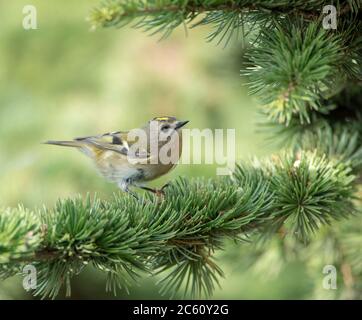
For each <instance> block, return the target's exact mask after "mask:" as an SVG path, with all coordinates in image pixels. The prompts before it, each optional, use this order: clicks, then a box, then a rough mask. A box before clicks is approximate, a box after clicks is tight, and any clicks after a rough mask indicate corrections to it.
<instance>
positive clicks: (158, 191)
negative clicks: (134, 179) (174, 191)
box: [138, 183, 169, 196]
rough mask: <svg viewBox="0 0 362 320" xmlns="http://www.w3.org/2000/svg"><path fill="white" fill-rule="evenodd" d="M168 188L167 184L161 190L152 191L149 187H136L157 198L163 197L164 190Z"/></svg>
mask: <svg viewBox="0 0 362 320" xmlns="http://www.w3.org/2000/svg"><path fill="white" fill-rule="evenodd" d="M168 186H169V183H166V184H165V185H164V186H163V187H162V188H161V189H152V188H149V187H145V186H138V187H139V188H141V189H143V190H146V191H148V192H152V193H154V194H155V195H157V196H164V195H165V191H164V190H165V189H166V188H167V187H168Z"/></svg>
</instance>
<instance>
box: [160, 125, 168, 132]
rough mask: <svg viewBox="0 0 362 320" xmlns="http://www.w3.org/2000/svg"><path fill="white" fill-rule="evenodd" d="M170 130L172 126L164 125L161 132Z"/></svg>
mask: <svg viewBox="0 0 362 320" xmlns="http://www.w3.org/2000/svg"><path fill="white" fill-rule="evenodd" d="M168 129H170V126H169V125H168V124H166V125H164V126H163V127H162V128H161V130H162V131H167V130H168Z"/></svg>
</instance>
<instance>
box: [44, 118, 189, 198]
mask: <svg viewBox="0 0 362 320" xmlns="http://www.w3.org/2000/svg"><path fill="white" fill-rule="evenodd" d="M187 123H188V121H179V120H177V119H176V118H175V117H156V118H154V119H152V120H150V121H148V122H147V124H146V125H144V126H143V127H141V128H139V129H132V130H130V131H116V132H109V133H105V134H101V135H96V136H89V137H82V138H75V139H74V140H72V141H51V140H50V141H47V142H45V143H46V144H52V145H58V146H65V147H74V148H77V149H79V150H80V151H81V152H83V153H84V154H85V155H87V156H88V157H90V158H91V159H92V160H93V161H94V163H95V165H96V167H97V169H98V170H99V172H100V173H101V174H102V175H103V176H104V177H105V178H106V179H107V180H109V181H111V182H114V183H117V185H118V186H119V188H121V189H122V190H123V191H125V192H129V193H130V194H132V195H133V196H135V197H136V198H137V196H136V195H135V194H134V193H133V192H132V191H131V190H130V187H131V186H135V187H139V188H142V189H145V190H147V191H151V192H154V193H157V194H159V193H162V190H163V188H162V189H161V190H157V189H151V188H148V187H146V186H145V183H146V182H148V181H151V180H154V179H156V178H158V177H160V176H162V175H164V174H166V173H168V172H169V171H170V170H171V169H173V168H174V167H175V166H176V164H177V161H178V159H179V157H180V156H181V151H182V130H181V128H182V127H183V126H184V125H186V124H187ZM170 154H172V157H169V155H170ZM162 158H164V159H162ZM165 159H166V161H165Z"/></svg>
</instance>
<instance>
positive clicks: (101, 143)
mask: <svg viewBox="0 0 362 320" xmlns="http://www.w3.org/2000/svg"><path fill="white" fill-rule="evenodd" d="M127 133H128V132H127V131H116V132H108V133H104V134H101V135H97V136H89V137H81V138H75V139H74V140H75V141H78V142H83V143H86V144H91V145H92V146H94V147H96V148H97V149H100V150H110V151H114V152H117V153H120V154H123V155H126V156H128V157H131V158H132V159H134V160H137V159H139V160H142V161H143V160H148V159H149V158H150V154H149V152H148V151H147V150H137V152H135V153H134V154H131V153H129V150H130V147H131V146H132V143H130V144H129V143H128V142H127Z"/></svg>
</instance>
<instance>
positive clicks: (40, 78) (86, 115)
mask: <svg viewBox="0 0 362 320" xmlns="http://www.w3.org/2000/svg"><path fill="white" fill-rule="evenodd" d="M97 3H98V2H97V0H93V1H91V0H81V1H64V2H59V1H54V0H53V1H44V0H32V1H31V3H29V1H22V0H15V1H11V2H10V1H7V2H6V3H5V1H2V2H0V21H1V22H0V25H1V28H0V82H1V86H0V137H1V138H0V168H1V170H0V179H1V184H0V207H7V206H17V205H18V204H20V203H21V204H23V205H24V206H26V207H29V208H35V207H40V206H43V205H46V206H52V205H54V203H55V202H56V200H57V199H58V198H64V197H73V196H75V195H77V194H82V195H83V196H84V195H85V194H86V193H88V192H89V193H91V194H94V193H97V194H98V195H99V196H100V197H101V198H104V199H107V198H110V197H111V196H112V194H113V192H118V191H117V188H116V186H115V185H112V184H109V183H107V182H106V181H105V180H104V179H103V178H101V177H100V176H99V175H98V174H97V173H96V171H95V170H94V168H93V165H92V163H91V162H90V161H89V160H88V159H86V158H85V157H84V156H83V155H81V154H80V153H78V152H76V151H75V150H70V149H62V148H56V147H53V146H47V145H42V144H41V142H42V141H45V140H48V139H59V140H62V139H65V140H66V139H70V138H73V137H77V136H86V135H92V134H98V133H103V132H108V131H114V130H126V129H130V128H134V127H137V126H140V125H141V124H143V123H144V122H146V121H147V120H148V119H150V118H153V117H155V116H159V115H173V116H176V117H178V118H180V119H188V120H190V121H191V122H190V124H189V127H190V128H213V129H214V128H235V129H236V141H237V156H238V158H239V159H246V158H248V157H250V156H254V155H256V156H262V155H265V154H267V153H268V149H267V148H265V144H263V141H264V138H265V137H264V136H263V135H262V134H258V133H257V132H256V131H257V129H258V127H257V123H256V119H257V111H256V105H255V102H253V101H252V100H251V99H250V98H249V97H248V96H247V94H246V90H245V88H243V86H242V79H241V78H240V76H239V70H240V68H241V63H242V60H241V54H242V47H241V46H240V45H239V44H232V45H229V46H228V47H227V48H226V49H223V48H222V46H216V44H215V43H207V42H206V41H205V37H206V35H207V34H208V31H210V30H208V29H207V28H199V29H197V30H192V31H190V32H189V34H188V36H185V33H184V31H183V29H180V30H177V31H176V32H175V33H173V34H172V36H171V37H169V38H168V39H166V40H164V41H161V42H158V41H157V37H149V36H147V35H145V34H144V33H142V32H140V31H138V30H132V29H130V28H128V27H126V28H123V29H121V30H116V29H107V30H97V31H95V32H92V31H90V25H89V23H88V22H87V21H86V19H85V18H86V16H87V15H88V13H89V10H90V9H91V8H92V7H93V6H95V5H96V4H97ZM28 4H32V5H34V6H35V7H36V9H37V23H38V29H37V30H28V31H27V30H24V29H23V27H22V19H23V17H24V15H23V13H22V10H23V7H24V6H25V5H28ZM179 175H183V176H188V177H192V176H207V177H213V176H215V167H214V166H212V165H189V166H187V165H180V166H178V167H177V168H176V170H174V171H173V172H172V173H171V174H169V175H168V176H167V177H164V178H162V179H160V180H158V181H155V182H154V185H157V186H160V185H162V184H163V183H164V182H165V181H167V180H170V179H173V178H175V177H177V176H179ZM241 247H242V246H241V245H236V244H227V250H226V252H224V253H222V252H221V253H219V254H218V261H219V263H220V264H221V266H222V268H223V269H224V271H225V275H226V277H225V279H222V280H221V282H220V284H221V288H220V289H218V290H216V292H215V295H214V296H213V298H216V299H222V298H225V299H252V298H271V299H281V298H284V299H292V298H305V297H307V293H308V292H309V290H310V288H311V285H312V283H311V281H310V279H309V278H308V276H307V275H306V274H305V271H304V267H303V266H302V265H291V266H288V267H287V268H286V269H285V270H284V271H283V273H282V274H281V275H280V276H278V277H271V278H268V277H262V276H260V274H258V273H254V272H251V271H250V270H247V269H246V268H245V263H244V261H243V254H242V250H243V249H242V248H241ZM235 257H236V258H235ZM19 298H21V299H31V298H32V297H31V295H30V294H28V293H26V292H25V291H24V290H23V288H22V285H21V278H19V277H15V278H12V279H8V280H6V281H4V282H2V283H1V284H0V299H19ZM72 298H84V299H87V298H113V296H112V295H111V294H108V293H106V292H105V281H104V275H103V274H100V273H97V272H95V271H94V270H92V269H87V270H86V271H85V272H84V273H82V274H81V275H80V276H78V277H76V278H75V279H74V281H73V286H72ZM116 298H121V299H132V298H144V299H147V298H162V297H161V296H160V295H159V294H158V290H157V287H156V286H155V279H150V278H148V277H145V278H144V280H142V281H141V283H140V286H138V287H134V288H133V290H131V294H130V295H127V294H126V293H124V292H120V293H119V295H118V296H117V297H116Z"/></svg>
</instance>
